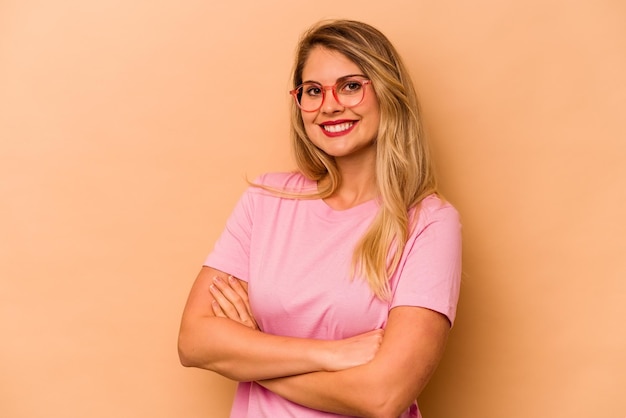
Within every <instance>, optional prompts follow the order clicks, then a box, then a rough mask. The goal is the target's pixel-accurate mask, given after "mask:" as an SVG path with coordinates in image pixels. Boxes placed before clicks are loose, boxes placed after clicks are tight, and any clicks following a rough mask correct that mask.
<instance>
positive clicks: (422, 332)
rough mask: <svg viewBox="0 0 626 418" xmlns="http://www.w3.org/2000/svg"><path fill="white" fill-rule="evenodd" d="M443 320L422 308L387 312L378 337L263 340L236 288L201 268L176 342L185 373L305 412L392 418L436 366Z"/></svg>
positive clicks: (445, 328)
mask: <svg viewBox="0 0 626 418" xmlns="http://www.w3.org/2000/svg"><path fill="white" fill-rule="evenodd" d="M449 328H450V324H449V322H448V320H447V318H446V317H445V316H444V315H442V314H440V313H437V312H434V311H431V310H429V309H425V308H419V307H409V306H406V307H405V306H400V307H396V308H394V309H392V310H391V312H390V314H389V319H388V321H387V326H386V328H385V330H384V332H383V331H382V330H373V331H371V332H368V333H365V334H361V335H358V336H355V337H352V338H348V339H344V340H338V341H323V340H314V339H304V338H293V337H282V336H275V335H270V334H267V333H264V332H262V331H261V330H259V328H258V326H257V325H256V322H255V320H254V316H253V315H252V314H251V312H250V307H249V303H248V299H247V288H246V287H245V283H244V282H240V281H238V280H237V279H232V278H229V276H228V275H227V274H225V273H222V272H219V271H217V270H214V269H211V268H209V267H203V269H202V270H201V271H200V273H199V275H198V277H197V279H196V281H195V283H194V285H193V287H192V290H191V292H190V295H189V299H188V301H187V305H186V307H185V310H184V313H183V319H182V322H181V330H180V335H179V354H180V358H181V362H182V364H183V365H185V366H192V367H200V368H204V369H208V370H212V371H215V372H217V373H219V374H221V375H223V376H226V377H229V378H231V379H234V380H238V381H257V383H258V384H260V385H262V386H264V387H266V388H267V389H269V390H271V391H273V392H275V393H276V394H278V395H280V396H282V397H284V398H286V399H289V400H290V401H292V402H296V403H298V404H301V405H304V406H306V407H309V408H313V409H318V410H322V411H328V412H334V413H337V414H345V415H352V416H361V417H382V418H385V417H397V416H398V415H399V414H400V413H402V411H404V410H406V408H408V406H409V405H410V404H411V402H413V400H414V399H415V398H416V397H417V396H418V395H419V393H420V392H421V391H422V389H423V388H424V386H425V385H426V383H427V381H428V379H429V378H430V376H431V375H432V373H433V371H434V370H435V367H436V365H437V363H438V362H439V360H440V358H441V356H442V354H443V350H444V346H445V342H446V339H447V336H448V332H449Z"/></svg>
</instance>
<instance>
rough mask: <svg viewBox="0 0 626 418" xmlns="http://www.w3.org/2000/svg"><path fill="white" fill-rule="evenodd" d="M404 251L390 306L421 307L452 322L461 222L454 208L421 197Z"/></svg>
mask: <svg viewBox="0 0 626 418" xmlns="http://www.w3.org/2000/svg"><path fill="white" fill-rule="evenodd" d="M405 254H406V256H405V258H404V260H403V262H404V263H403V265H402V268H401V270H400V271H399V277H398V278H397V284H396V286H395V289H394V293H393V298H392V301H391V306H390V309H391V308H394V307H396V306H419V307H424V308H428V309H431V310H434V311H436V312H439V313H442V314H443V315H445V316H446V317H447V318H448V319H449V321H450V324H453V323H454V319H455V316H456V307H457V302H458V299H459V289H460V282H461V223H460V220H459V214H458V212H457V211H456V209H455V208H454V207H453V206H452V205H450V204H448V203H442V202H441V201H440V200H439V199H438V198H434V197H433V198H427V199H425V200H424V201H423V202H422V209H421V210H420V212H419V217H418V221H417V225H416V228H415V230H414V231H413V234H412V235H411V237H410V239H409V243H408V244H407V248H405Z"/></svg>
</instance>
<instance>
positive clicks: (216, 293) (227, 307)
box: [209, 284, 240, 321]
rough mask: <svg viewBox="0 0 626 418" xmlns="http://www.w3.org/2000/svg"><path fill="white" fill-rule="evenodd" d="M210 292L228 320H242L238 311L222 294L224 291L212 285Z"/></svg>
mask: <svg viewBox="0 0 626 418" xmlns="http://www.w3.org/2000/svg"><path fill="white" fill-rule="evenodd" d="M209 291H210V292H211V295H212V296H213V298H214V299H215V301H216V302H217V304H218V305H219V307H220V308H221V310H222V312H223V313H224V314H225V316H226V317H227V318H230V319H234V320H235V321H239V320H240V317H239V312H237V309H236V308H235V307H234V306H233V304H232V303H231V302H230V301H229V300H228V298H227V297H226V296H225V295H224V294H223V293H222V291H221V290H220V289H218V288H217V286H215V285H214V284H212V285H211V286H209Z"/></svg>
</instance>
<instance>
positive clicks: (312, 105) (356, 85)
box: [289, 77, 372, 112]
mask: <svg viewBox="0 0 626 418" xmlns="http://www.w3.org/2000/svg"><path fill="white" fill-rule="evenodd" d="M371 83H372V81H371V80H368V79H366V78H364V77H349V78H345V79H342V80H339V81H337V83H335V85H334V86H322V85H321V84H320V83H315V82H312V81H308V82H306V83H302V84H300V85H299V86H298V87H296V88H295V89H293V90H291V91H290V92H289V93H290V94H291V95H292V96H293V99H294V100H295V101H296V104H297V105H298V107H299V108H300V109H302V111H303V112H316V111H318V110H319V109H320V108H321V107H322V104H323V103H324V99H325V98H326V90H328V89H332V91H333V96H334V97H335V100H337V102H338V103H339V104H340V105H342V106H343V107H354V106H357V105H358V104H360V103H361V102H362V101H363V98H364V97H365V86H366V85H367V84H371Z"/></svg>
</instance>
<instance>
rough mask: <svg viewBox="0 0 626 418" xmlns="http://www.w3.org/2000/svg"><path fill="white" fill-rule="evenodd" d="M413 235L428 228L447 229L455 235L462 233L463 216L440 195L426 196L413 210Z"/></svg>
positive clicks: (417, 234)
mask: <svg viewBox="0 0 626 418" xmlns="http://www.w3.org/2000/svg"><path fill="white" fill-rule="evenodd" d="M411 218H412V219H413V222H414V223H413V225H414V226H413V234H412V235H413V236H414V237H417V236H419V235H420V234H421V233H422V232H424V231H425V230H427V229H432V228H436V229H439V230H447V231H448V233H452V234H454V235H456V234H460V231H461V217H460V215H459V212H458V211H457V210H456V208H455V207H454V206H453V205H452V204H451V203H450V202H448V201H446V200H444V199H442V198H441V197H440V196H438V195H435V194H431V195H429V196H426V197H425V198H424V199H422V201H421V202H420V203H419V204H418V205H417V206H416V207H415V208H413V210H412V211H411Z"/></svg>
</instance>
